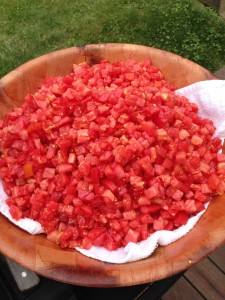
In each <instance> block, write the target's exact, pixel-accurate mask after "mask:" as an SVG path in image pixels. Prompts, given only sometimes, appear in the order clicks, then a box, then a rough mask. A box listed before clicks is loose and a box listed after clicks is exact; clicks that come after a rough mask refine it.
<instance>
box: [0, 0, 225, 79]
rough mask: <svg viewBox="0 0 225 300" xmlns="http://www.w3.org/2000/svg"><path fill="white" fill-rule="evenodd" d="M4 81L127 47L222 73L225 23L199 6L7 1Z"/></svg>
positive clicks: (121, 0) (2, 34) (1, 46)
mask: <svg viewBox="0 0 225 300" xmlns="http://www.w3.org/2000/svg"><path fill="white" fill-rule="evenodd" d="M0 15H1V17H0V28H1V31H0V77H2V76H4V75H5V74H7V73H8V72H9V71H11V70H12V69H14V68H15V67H17V66H19V65H20V64H22V63H24V62H26V61H28V60H30V59H32V58H35V57H37V56H39V55H41V54H44V53H47V52H51V51H54V50H56V49H62V48H66V47H70V46H73V45H84V44H88V43H105V42H124V43H135V44H143V45H147V46H153V47H157V48H161V49H165V50H168V51H171V52H174V53H177V54H180V55H182V56H184V57H186V58H189V59H191V60H193V61H195V62H197V63H199V64H200V65H202V66H204V67H205V68H207V69H209V70H211V71H216V70H218V69H219V68H220V67H222V66H223V65H224V64H225V22H224V20H223V19H222V18H220V17H219V16H218V15H217V14H216V13H215V12H214V11H213V10H211V9H209V8H206V7H204V6H203V5H201V4H200V3H199V2H198V1H196V0H138V1H137V0H84V1H81V0H79V1H78V0H73V1H72V0H1V5H0Z"/></svg>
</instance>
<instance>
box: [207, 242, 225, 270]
mask: <svg viewBox="0 0 225 300" xmlns="http://www.w3.org/2000/svg"><path fill="white" fill-rule="evenodd" d="M209 258H210V260H211V261H212V262H213V263H214V264H215V265H216V266H217V267H218V268H219V269H220V270H221V271H223V272H224V273H225V244H224V245H223V246H221V247H220V248H219V249H217V251H215V252H214V253H213V254H211V255H210V257H209Z"/></svg>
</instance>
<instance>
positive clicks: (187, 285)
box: [161, 233, 225, 300]
mask: <svg viewBox="0 0 225 300" xmlns="http://www.w3.org/2000/svg"><path fill="white" fill-rule="evenodd" d="M224 234H225V233H224ZM178 299H182V300H190V299H191V300H203V299H206V300H224V299H225V244H224V245H223V246H222V247H220V248H219V249H217V251H216V252H214V253H213V254H211V255H210V256H209V257H208V258H206V259H204V260H203V261H201V262H200V263H198V264H197V265H195V266H193V267H192V268H190V269H189V270H188V271H187V272H186V273H185V274H184V275H183V276H182V277H181V278H180V279H179V280H178V281H177V282H176V283H175V284H174V285H173V286H172V288H170V290H169V291H168V292H167V293H166V294H165V295H164V296H163V297H162V298H161V300H178Z"/></svg>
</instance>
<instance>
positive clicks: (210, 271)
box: [161, 67, 225, 300]
mask: <svg viewBox="0 0 225 300" xmlns="http://www.w3.org/2000/svg"><path fill="white" fill-rule="evenodd" d="M215 75H216V76H217V77H218V78H220V79H224V80H225V67H224V68H222V69H220V70H219V71H217V72H216V73H215ZM224 234H225V232H224ZM179 299H180V300H203V299H206V300H225V244H224V245H223V246H221V247H220V248H219V249H217V250H216V251H215V252H214V253H213V254H211V255H210V256H209V257H207V258H205V259H204V260H203V261H201V262H199V263H198V264H197V265H195V266H193V267H192V268H190V269H189V270H188V271H187V272H185V274H184V275H183V276H182V277H181V278H180V279H179V280H178V281H177V282H176V283H175V284H174V285H173V286H172V288H170V290H169V291H168V292H167V293H166V294H165V295H164V296H163V297H162V298H161V300H179Z"/></svg>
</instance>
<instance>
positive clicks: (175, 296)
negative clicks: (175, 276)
mask: <svg viewBox="0 0 225 300" xmlns="http://www.w3.org/2000/svg"><path fill="white" fill-rule="evenodd" d="M161 299H162V300H190V299H191V300H205V298H203V297H202V296H201V294H200V293H199V292H198V291H197V290H196V289H195V288H194V287H193V286H192V285H191V284H190V283H189V282H188V281H187V280H186V279H185V278H184V276H183V277H181V278H180V279H179V280H178V281H177V282H176V284H175V285H174V286H172V288H170V289H169V291H168V292H167V293H166V294H165V295H164V296H163V297H162V298H161Z"/></svg>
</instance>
